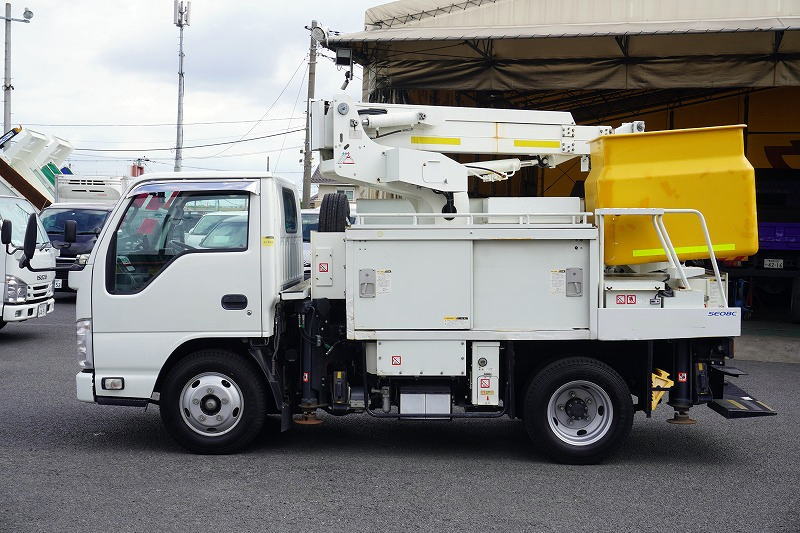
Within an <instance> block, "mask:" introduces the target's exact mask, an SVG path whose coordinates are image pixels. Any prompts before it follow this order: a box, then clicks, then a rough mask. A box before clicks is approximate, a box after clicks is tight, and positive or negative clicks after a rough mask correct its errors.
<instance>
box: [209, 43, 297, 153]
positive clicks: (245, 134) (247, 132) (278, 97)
mask: <svg viewBox="0 0 800 533" xmlns="http://www.w3.org/2000/svg"><path fill="white" fill-rule="evenodd" d="M305 62H306V56H303V59H301V60H300V63H298V64H297V68H296V69H294V72H293V73H292V77H291V78H289V81H287V82H286V85H284V86H283V89H281V92H280V93H278V96H277V97H276V98H275V100H273V102H272V103H271V104H270V106H269V107H268V108H267V110H266V111H265V112H264V114H263V115H261V118H260V119H259V120H258V121H257V122H256V123H255V124H253V125H252V126H250V129H249V130H247V131H246V132H245V133H244V135H242V137H241V139H244V138H245V137H247V136H248V135H250V132H252V131H253V130H254V129H255V128H256V126H258V125H259V124H260V123H261V121H262V120H264V119H265V118H266V117H267V115H269V113H270V111H272V108H273V107H275V104H277V103H278V100H280V99H281V96H283V93H284V92H286V89H287V88H288V87H289V85H291V83H292V80H294V77H295V76H296V75H297V72H298V71H299V70H300V67H302V66H303V65H304V64H305ZM229 148H230V147H226V148H223V149H222V150H220V151H219V152H217V153H216V154H214V155H215V156H217V155H220V154H223V153H225V152H226V151H228V149H229Z"/></svg>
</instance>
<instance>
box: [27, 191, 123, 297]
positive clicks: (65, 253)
mask: <svg viewBox="0 0 800 533" xmlns="http://www.w3.org/2000/svg"><path fill="white" fill-rule="evenodd" d="M113 208H114V204H95V203H67V202H59V203H55V204H51V205H49V206H48V207H46V208H45V209H43V210H42V212H41V214H40V218H41V220H42V225H43V226H44V229H45V231H46V232H47V236H48V237H49V239H50V242H52V243H53V244H54V245H55V246H57V247H58V248H59V252H60V253H59V255H58V257H56V266H59V267H63V270H57V271H56V277H55V280H54V281H53V284H54V288H55V290H56V291H68V290H69V287H68V286H67V274H68V273H69V270H68V269H69V268H76V269H80V268H83V261H84V260H85V258H86V257H88V255H89V253H90V252H91V251H92V247H94V244H95V242H97V236H98V235H99V234H100V230H102V229H103V224H105V222H106V219H107V218H108V214H109V213H110V212H111V210H112V209H113ZM68 220H74V221H75V223H76V235H75V237H76V238H75V241H74V242H65V241H64V229H65V225H66V222H67V221H68ZM79 258H80V259H79Z"/></svg>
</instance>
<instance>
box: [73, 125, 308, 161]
mask: <svg viewBox="0 0 800 533" xmlns="http://www.w3.org/2000/svg"><path fill="white" fill-rule="evenodd" d="M303 130H305V128H295V129H293V130H286V131H280V132H277V133H271V134H269V135H261V136H259V137H250V138H249V139H244V138H242V139H239V140H236V141H226V142H219V143H209V144H196V145H194V146H184V147H183V149H184V150H189V149H191V148H208V147H210V146H224V145H231V144H237V143H242V142H248V141H258V140H260V139H268V138H270V137H277V136H279V135H287V134H289V133H296V132H298V131H303ZM174 149H175V147H169V148H76V149H75V151H76V152H164V151H170V150H174ZM226 150H227V148H226ZM223 151H224V150H223ZM221 153H222V152H220V154H221ZM217 155H219V154H215V156H210V157H216V156H217Z"/></svg>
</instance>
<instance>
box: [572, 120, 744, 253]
mask: <svg viewBox="0 0 800 533" xmlns="http://www.w3.org/2000/svg"><path fill="white" fill-rule="evenodd" d="M744 127H745V126H743V125H738V126H719V127H713V128H697V129H686V130H665V131H653V132H647V133H631V134H619V135H607V136H603V137H598V138H597V139H594V140H592V141H591V142H590V145H591V156H592V170H591V172H590V173H589V177H588V178H587V179H586V209H587V211H594V210H595V209H598V208H625V207H651V208H673V209H697V210H698V211H700V212H701V213H703V215H704V216H705V218H706V223H707V224H708V229H709V233H710V235H711V242H712V245H713V247H714V253H715V254H716V256H717V258H721V259H734V258H741V257H747V256H750V255H752V254H754V253H756V252H757V251H758V227H757V221H756V191H755V173H754V171H753V167H752V165H751V164H750V162H749V161H747V158H746V157H745V156H744V141H743V130H744ZM664 223H665V225H666V228H667V231H668V232H669V236H670V239H671V241H672V244H673V246H674V247H675V249H676V251H677V253H678V257H679V258H680V259H681V260H682V261H685V260H688V259H705V258H708V257H709V253H708V247H707V245H706V242H705V238H704V236H703V232H702V228H701V226H700V223H699V221H698V219H697V217H694V216H691V215H680V214H668V215H665V216H664ZM666 260H667V258H666V255H665V254H664V250H663V248H662V247H661V243H660V242H659V240H658V236H657V235H656V232H655V229H654V228H653V223H652V220H651V218H650V217H647V216H632V215H627V216H613V217H612V216H607V217H606V229H605V263H606V264H607V265H632V264H640V263H652V262H657V261H666Z"/></svg>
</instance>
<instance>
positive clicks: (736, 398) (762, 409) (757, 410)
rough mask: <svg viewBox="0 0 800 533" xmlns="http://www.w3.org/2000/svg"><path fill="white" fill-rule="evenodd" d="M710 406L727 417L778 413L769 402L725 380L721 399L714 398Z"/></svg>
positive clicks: (748, 416) (747, 416)
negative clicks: (764, 401)
mask: <svg viewBox="0 0 800 533" xmlns="http://www.w3.org/2000/svg"><path fill="white" fill-rule="evenodd" d="M708 406H709V407H710V408H712V409H713V410H715V411H716V412H718V413H719V414H721V415H722V416H724V417H725V418H750V417H753V416H772V415H777V414H778V413H776V412H775V411H773V410H772V408H771V407H769V406H768V405H767V404H765V403H763V402H760V401H758V400H756V399H755V398H753V397H752V396H750V395H749V394H747V392H745V391H743V390H742V389H740V388H739V387H737V386H736V385H734V384H732V383H728V382H727V381H726V382H725V388H724V389H723V397H722V399H721V400H713V401H711V402H709V404H708Z"/></svg>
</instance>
